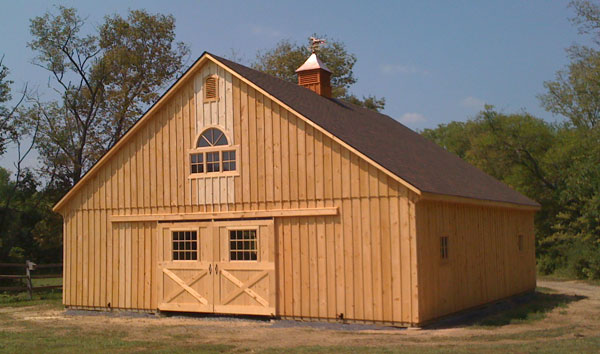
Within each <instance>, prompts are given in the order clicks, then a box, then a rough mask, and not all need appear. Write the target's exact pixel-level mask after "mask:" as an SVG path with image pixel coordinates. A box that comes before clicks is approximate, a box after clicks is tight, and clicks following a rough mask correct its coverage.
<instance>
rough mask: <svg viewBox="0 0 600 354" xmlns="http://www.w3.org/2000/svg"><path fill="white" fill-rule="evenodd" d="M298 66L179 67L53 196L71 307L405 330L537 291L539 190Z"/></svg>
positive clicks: (211, 59) (310, 64)
mask: <svg viewBox="0 0 600 354" xmlns="http://www.w3.org/2000/svg"><path fill="white" fill-rule="evenodd" d="M297 72H298V84H294V83H289V82H285V81H282V80H280V79H277V78H274V77H272V76H269V75H267V74H264V73H261V72H258V71H255V70H253V69H250V68H247V67H245V66H242V65H239V64H236V63H234V62H231V61H229V60H226V59H224V58H220V57H218V56H215V55H212V54H209V53H204V54H203V55H202V56H201V57H200V58H199V59H198V60H197V61H196V62H195V63H194V64H193V65H192V66H191V67H190V68H189V69H188V71H187V72H186V73H185V74H184V75H183V76H182V77H181V78H180V79H179V80H178V81H177V82H176V83H175V84H174V85H173V86H172V87H171V88H170V89H169V90H168V91H167V92H166V93H165V94H164V95H163V96H162V97H161V98H160V99H159V100H158V101H157V102H156V103H155V104H154V105H153V106H152V107H151V108H150V109H149V110H148V112H147V113H146V114H144V115H143V116H142V117H141V118H140V119H139V121H138V122H137V123H136V124H135V125H134V126H133V127H132V128H131V129H130V130H129V131H128V132H127V134H125V136H124V137H123V138H122V139H121V140H119V142H118V143H117V144H116V145H115V146H114V147H113V148H112V149H111V150H110V151H108V152H107V153H106V154H105V155H104V156H103V157H102V158H101V159H100V160H99V161H98V162H97V163H96V164H95V165H94V166H93V168H91V170H90V171H89V172H88V173H87V174H86V175H85V176H84V177H83V178H82V179H81V181H80V182H79V183H77V184H76V185H75V186H74V187H73V188H72V189H71V190H70V191H69V192H68V193H67V194H66V195H65V196H64V197H63V198H62V199H61V200H60V201H59V202H58V203H57V204H56V206H55V207H54V210H55V211H56V212H58V213H60V214H61V215H62V216H63V217H64V265H65V266H64V290H63V303H64V305H65V306H67V307H70V308H81V309H98V310H102V309H127V310H134V311H153V312H154V311H182V312H204V313H222V314H249V315H266V316H275V317H280V318H290V319H303V320H326V321H330V320H331V321H335V320H340V319H343V320H345V321H351V322H352V321H353V322H367V323H382V324H393V325H401V326H405V325H409V326H415V325H422V324H424V323H427V322H429V321H432V320H434V319H436V318H439V317H440V316H443V315H446V314H450V313H454V312H457V311H460V310H463V309H467V308H472V307H476V306H479V305H482V304H485V303H489V302H492V301H495V300H498V299H502V298H506V297H509V296H511V295H515V294H519V293H523V292H528V291H532V290H533V289H534V287H535V281H536V278H535V250H534V226H533V220H534V213H535V211H536V210H538V208H539V205H538V204H537V203H536V202H534V201H532V200H530V199H528V198H526V197H525V196H523V195H521V194H519V193H517V192H516V191H514V190H512V189H511V188H509V187H508V186H506V185H505V184H503V183H501V182H499V181H497V180H496V179H494V178H492V177H490V176H488V175H487V174H485V173H483V172H481V171H480V170H478V169H477V168H475V167H473V166H471V165H469V164H468V163H466V162H464V161H462V160H461V159H459V158H458V157H456V156H455V155H453V154H451V153H448V152H446V151H445V150H444V149H442V148H440V147H438V146H437V145H435V144H434V143H432V142H429V141H428V140H426V139H424V138H423V137H421V136H420V135H419V134H417V133H415V132H413V131H411V130H410V129H408V128H407V127H405V126H403V125H402V124H400V123H398V122H397V121H396V120H394V119H392V118H390V117H388V116H386V115H383V114H380V113H377V112H374V111H371V110H367V109H363V108H360V107H358V106H354V105H352V104H349V103H346V102H344V101H341V100H338V99H334V98H331V86H330V83H329V77H330V72H329V71H328V69H327V68H326V67H325V66H324V65H323V64H322V63H321V62H320V61H319V60H318V58H317V57H316V56H315V55H314V54H313V55H311V57H310V58H309V59H308V60H307V62H306V63H305V64H304V65H303V66H302V67H300V68H299V69H298V71H297Z"/></svg>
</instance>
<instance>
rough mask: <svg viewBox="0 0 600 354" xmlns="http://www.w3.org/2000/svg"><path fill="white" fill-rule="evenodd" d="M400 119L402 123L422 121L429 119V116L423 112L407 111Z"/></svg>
mask: <svg viewBox="0 0 600 354" xmlns="http://www.w3.org/2000/svg"><path fill="white" fill-rule="evenodd" d="M400 121H401V122H402V123H421V122H425V121H427V118H426V117H425V116H424V115H422V114H421V113H410V112H407V113H404V114H403V115H402V117H400Z"/></svg>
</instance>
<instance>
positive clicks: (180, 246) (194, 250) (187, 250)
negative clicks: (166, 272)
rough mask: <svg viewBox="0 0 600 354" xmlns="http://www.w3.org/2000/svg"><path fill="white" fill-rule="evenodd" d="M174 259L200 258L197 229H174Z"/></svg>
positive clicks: (191, 259) (189, 259)
mask: <svg viewBox="0 0 600 354" xmlns="http://www.w3.org/2000/svg"><path fill="white" fill-rule="evenodd" d="M171 237H172V241H173V260H174V261H195V260H197V259H198V233H197V232H196V231H173V232H172V234H171Z"/></svg>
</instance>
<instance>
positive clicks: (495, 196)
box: [211, 54, 539, 206]
mask: <svg viewBox="0 0 600 354" xmlns="http://www.w3.org/2000/svg"><path fill="white" fill-rule="evenodd" d="M211 56H212V57H214V58H215V59H216V60H218V61H220V62H221V63H222V64H224V65H226V66H228V67H229V68H230V69H232V70H234V71H236V72H237V73H238V74H240V75H242V76H243V77H244V78H246V79H247V80H249V81H251V82H252V83H254V84H255V85H257V86H258V87H260V88H262V89H263V90H265V91H267V92H268V93H269V94H271V95H272V96H274V97H275V98H277V99H279V100H280V101H282V102H283V103H285V104H286V105H288V106H289V107H290V108H292V109H294V110H295V111H296V112H298V113H300V114H301V115H303V116H304V117H306V118H308V119H310V120H311V121H313V122H314V123H315V124H317V125H319V126H320V127H322V128H323V129H325V130H327V131H328V132H330V133H331V134H333V135H335V136H336V137H337V138H339V139H341V140H342V141H344V142H345V143H347V144H349V145H350V146H352V147H353V148H355V149H356V150H358V151H360V152H361V153H363V154H364V155H366V156H368V157H369V158H371V159H372V160H373V161H375V162H377V163H378V164H380V165H381V166H383V167H384V168H386V169H387V170H389V171H390V172H392V173H393V174H395V175H396V176H398V177H400V178H402V179H403V180H405V181H407V182H408V183H410V184H412V185H413V186H415V187H416V188H418V189H419V190H420V191H422V192H429V193H435V194H443V195H452V196H460V197H467V198H475V199H482V200H489V201H498V202H507V203H514V204H521V205H530V206H539V204H538V203H536V202H535V201H533V200H531V199H529V198H527V197H526V196H524V195H522V194H521V193H519V192H517V191H515V190H513V189H512V188H510V187H509V186H507V185H506V184H504V183H502V182H500V181H498V180H497V179H495V178H493V177H491V176H490V175H488V174H486V173H484V172H482V171H481V170H479V169H477V168H476V167H474V166H472V165H470V164H469V163H467V162H465V161H463V160H462V159H460V158H459V157H458V156H456V155H454V154H452V153H450V152H448V151H446V150H444V149H443V148H441V147H439V146H438V145H437V144H435V143H433V142H431V141H429V140H427V139H425V138H424V137H422V136H421V135H420V134H418V133H416V132H414V131H412V130H410V129H409V128H407V127H406V126H404V125H402V124H401V123H399V122H398V121H396V120H394V119H392V118H391V117H389V116H387V115H384V114H381V113H378V112H375V111H372V110H368V109H365V108H362V107H359V106H356V105H353V104H350V103H347V102H344V101H341V100H338V99H333V98H325V97H322V96H319V95H318V94H316V93H314V92H312V91H310V90H308V89H306V88H303V87H301V86H298V85H296V84H293V83H290V82H287V81H284V80H281V79H278V78H276V77H273V76H271V75H267V74H265V73H262V72H260V71H257V70H254V69H250V68H248V67H246V66H243V65H240V64H237V63H234V62H232V61H230V60H227V59H224V58H220V57H218V56H215V55H212V54H211Z"/></svg>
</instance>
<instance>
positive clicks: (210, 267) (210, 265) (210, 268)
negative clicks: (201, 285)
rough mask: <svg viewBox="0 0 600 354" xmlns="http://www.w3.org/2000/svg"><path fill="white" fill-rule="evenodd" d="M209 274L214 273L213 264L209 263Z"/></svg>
mask: <svg viewBox="0 0 600 354" xmlns="http://www.w3.org/2000/svg"><path fill="white" fill-rule="evenodd" d="M208 274H212V264H209V265H208Z"/></svg>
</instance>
